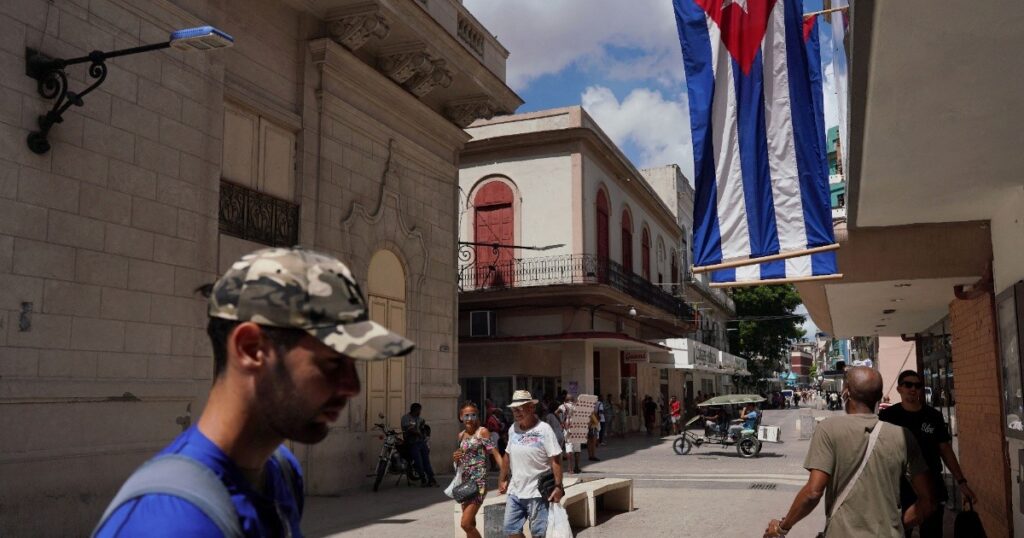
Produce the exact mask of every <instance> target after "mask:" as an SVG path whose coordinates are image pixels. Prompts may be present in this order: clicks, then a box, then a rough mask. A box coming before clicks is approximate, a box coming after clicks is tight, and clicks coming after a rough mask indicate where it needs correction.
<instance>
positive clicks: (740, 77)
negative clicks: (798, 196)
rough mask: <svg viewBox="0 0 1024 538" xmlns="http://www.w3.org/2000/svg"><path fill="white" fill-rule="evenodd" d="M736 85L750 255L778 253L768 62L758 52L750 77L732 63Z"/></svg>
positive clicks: (735, 63) (736, 64)
mask: <svg viewBox="0 0 1024 538" xmlns="http://www.w3.org/2000/svg"><path fill="white" fill-rule="evenodd" d="M732 73H733V82H734V83H735V84H736V109H737V112H738V113H739V114H738V117H737V119H736V122H737V124H738V125H737V127H738V128H739V140H740V162H741V163H742V164H741V165H740V166H741V168H742V172H743V198H744V202H746V206H747V207H746V210H747V229H748V232H749V234H750V256H751V257H752V258H757V257H761V256H768V255H771V254H778V252H779V232H778V228H777V227H776V224H775V203H774V201H773V199H772V177H771V176H772V173H771V169H770V168H769V166H768V132H767V128H766V127H765V116H764V63H763V58H762V55H761V52H760V51H758V53H757V56H756V57H755V58H754V63H753V65H752V66H751V68H750V74H749V75H744V74H743V70H742V69H740V65H739V63H737V62H736V60H732Z"/></svg>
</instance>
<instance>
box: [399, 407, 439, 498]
mask: <svg viewBox="0 0 1024 538" xmlns="http://www.w3.org/2000/svg"><path fill="white" fill-rule="evenodd" d="M422 412H423V406H422V405H420V404H418V403H414V404H412V405H410V406H409V413H408V414H406V415H404V416H403V417H402V434H403V436H404V440H405V442H406V443H409V450H410V452H411V453H412V461H413V465H415V466H416V470H417V471H419V473H420V478H421V480H422V483H421V484H420V485H421V486H422V487H425V488H429V487H432V486H436V485H437V480H436V479H435V478H434V468H433V467H432V466H431V465H430V446H429V445H428V444H427V438H428V437H430V429H429V428H430V427H429V426H427V423H426V421H424V420H423V417H421V416H420V414H421V413H422Z"/></svg>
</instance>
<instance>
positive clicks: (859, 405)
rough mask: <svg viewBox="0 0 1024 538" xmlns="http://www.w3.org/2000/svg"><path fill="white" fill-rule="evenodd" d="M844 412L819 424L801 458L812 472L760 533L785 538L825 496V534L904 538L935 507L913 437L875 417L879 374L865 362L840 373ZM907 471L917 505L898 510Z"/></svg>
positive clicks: (879, 393) (831, 535)
mask: <svg viewBox="0 0 1024 538" xmlns="http://www.w3.org/2000/svg"><path fill="white" fill-rule="evenodd" d="M842 397H843V400H844V406H845V410H846V415H844V416H837V417H831V418H828V419H826V420H824V421H822V422H821V423H820V424H819V425H818V426H817V427H816V428H815V430H814V436H813V437H812V438H811V446H810V448H809V449H808V451H807V457H806V459H805V460H804V468H806V469H807V470H808V471H810V476H809V477H808V479H807V484H805V485H804V487H803V488H802V489H801V490H800V492H799V493H797V496H796V498H795V499H794V500H793V504H792V506H790V508H789V512H788V513H787V514H786V516H785V517H783V518H782V519H773V520H771V521H770V522H769V523H768V528H767V529H765V532H764V536H765V537H769V536H785V535H786V534H788V533H789V531H790V529H792V528H793V525H795V524H796V523H797V522H799V521H800V520H801V519H803V518H804V517H806V516H807V515H808V514H810V513H811V512H812V511H813V510H814V508H815V507H816V506H817V505H818V502H819V501H820V500H821V498H822V497H825V515H826V523H825V531H824V532H822V533H821V534H819V536H825V537H844V538H845V537H865V538H867V537H872V538H874V537H879V536H881V537H889V538H902V537H903V529H904V527H905V526H906V527H912V526H915V525H919V524H920V523H921V521H922V520H924V519H925V518H927V517H928V515H929V514H930V513H931V511H932V509H933V508H934V506H933V501H932V495H931V491H930V488H929V483H928V472H927V471H928V467H927V465H926V464H925V462H924V459H923V458H922V456H921V450H920V448H918V446H917V441H915V440H914V436H913V435H912V434H911V433H910V432H909V431H907V430H906V429H905V428H901V427H899V426H895V425H892V424H888V423H884V422H881V421H879V420H878V416H876V415H875V414H874V409H875V405H876V404H877V403H878V401H879V400H881V399H882V378H881V376H880V375H879V374H878V372H877V371H875V370H873V369H871V368H866V367H855V368H849V369H847V370H846V389H845V390H844V391H843V396H842ZM901 476H908V477H909V481H910V484H911V486H912V487H913V489H914V492H915V493H916V494H917V502H915V503H914V505H913V506H910V507H909V508H907V509H906V511H904V512H902V514H901V510H900V503H899V501H900V477H901Z"/></svg>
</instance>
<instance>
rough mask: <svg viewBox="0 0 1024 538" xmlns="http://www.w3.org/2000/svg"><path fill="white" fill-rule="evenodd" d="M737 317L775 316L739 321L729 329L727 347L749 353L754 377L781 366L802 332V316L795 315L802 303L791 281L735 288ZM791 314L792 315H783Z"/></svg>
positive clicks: (765, 374)
mask: <svg viewBox="0 0 1024 538" xmlns="http://www.w3.org/2000/svg"><path fill="white" fill-rule="evenodd" d="M732 300H733V301H734V302H735V303H736V317H737V318H741V319H742V318H752V317H758V318H775V319H763V320H757V321H753V320H752V321H740V322H738V329H739V330H737V331H729V349H730V351H731V352H732V353H734V354H736V355H740V356H743V357H748V358H749V359H750V360H749V361H748V364H749V367H748V370H750V372H751V373H752V374H753V376H754V379H761V378H764V377H767V376H770V375H771V373H772V372H775V371H778V370H780V369H781V367H782V363H783V361H784V359H786V357H787V356H788V355H789V346H790V344H791V343H792V342H793V341H795V340H798V339H800V338H802V337H803V336H804V333H805V332H804V330H803V327H801V325H802V323H803V319H802V318H800V317H798V316H794V315H793V314H794V312H795V310H796V308H797V307H798V306H800V305H801V304H803V301H801V299H800V295H799V294H798V293H797V292H796V288H794V287H793V286H792V285H788V284H787V285H775V286H754V287H749V288H735V289H733V290H732ZM786 316H792V317H786Z"/></svg>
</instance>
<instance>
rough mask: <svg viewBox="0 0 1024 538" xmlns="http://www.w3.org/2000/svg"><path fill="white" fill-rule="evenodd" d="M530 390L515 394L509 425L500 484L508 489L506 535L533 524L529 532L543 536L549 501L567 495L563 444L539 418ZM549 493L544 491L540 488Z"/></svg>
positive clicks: (558, 499)
mask: <svg viewBox="0 0 1024 538" xmlns="http://www.w3.org/2000/svg"><path fill="white" fill-rule="evenodd" d="M536 405H537V400H535V399H533V396H531V395H530V392H529V391H525V390H517V391H515V393H513V394H512V403H510V404H509V407H510V408H512V415H513V417H514V418H515V423H513V424H512V427H511V428H509V432H508V450H507V451H506V452H505V456H504V458H505V462H504V465H503V466H502V471H501V476H500V477H499V480H498V488H499V491H500V492H501V493H508V498H507V499H506V501H505V521H504V527H505V528H504V532H505V536H515V537H522V536H523V529H524V527H525V526H526V525H527V524H529V525H530V535H531V536H536V537H542V536H544V533H545V531H546V530H547V526H548V503H549V502H558V501H560V500H561V499H562V496H563V495H565V488H564V487H563V486H562V462H561V457H560V454H561V453H562V447H560V446H559V445H558V439H556V438H555V432H554V431H552V429H551V427H550V426H548V425H547V424H546V423H544V422H542V421H540V420H539V419H538V418H537V414H536V409H535V406H536ZM547 489H551V492H550V493H549V494H548V495H542V494H541V492H542V491H543V492H545V493H547V491H546V490H547Z"/></svg>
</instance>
